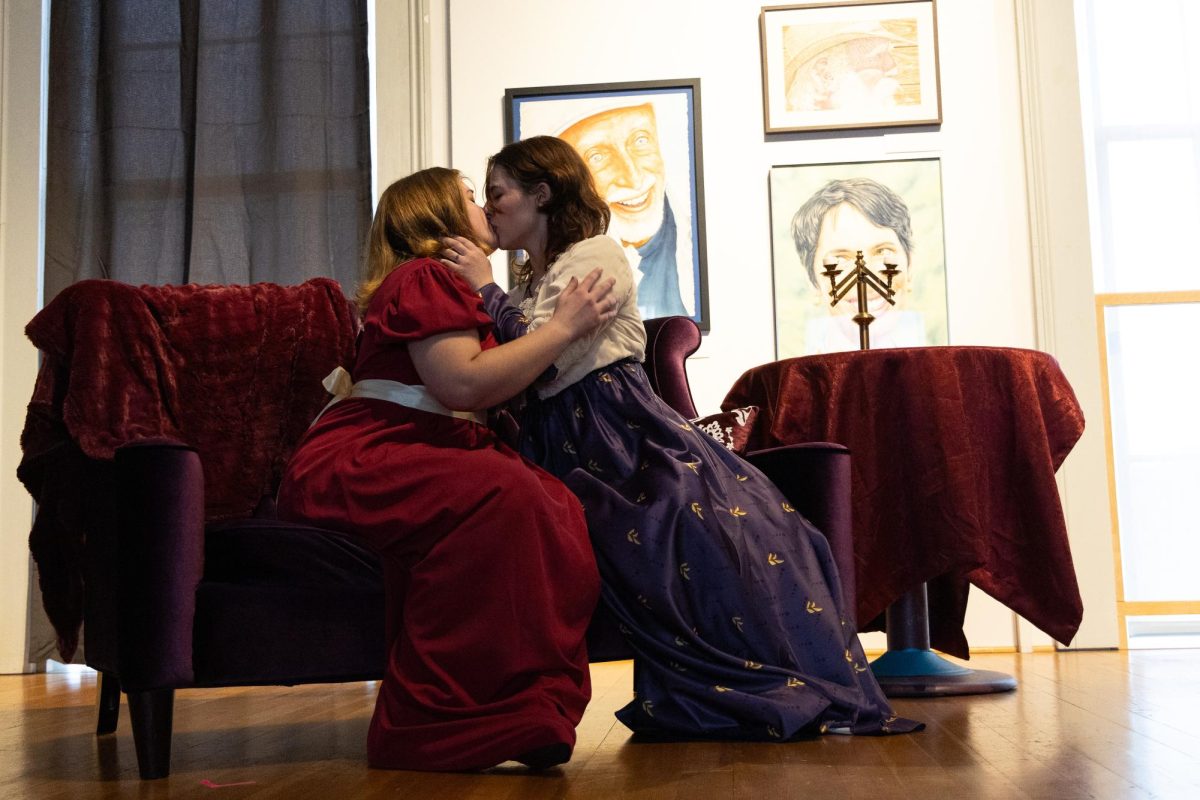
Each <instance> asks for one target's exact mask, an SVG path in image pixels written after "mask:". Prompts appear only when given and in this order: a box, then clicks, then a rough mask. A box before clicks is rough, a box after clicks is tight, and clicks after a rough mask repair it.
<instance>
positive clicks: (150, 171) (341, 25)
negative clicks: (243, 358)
mask: <svg viewBox="0 0 1200 800" xmlns="http://www.w3.org/2000/svg"><path fill="white" fill-rule="evenodd" d="M367 69H368V67H367V13H366V0H54V2H53V3H52V5H51V20H50V81H49V94H50V96H49V107H48V113H49V126H48V127H49V131H48V142H47V148H48V150H47V191H46V275H45V280H46V284H45V285H46V300H47V301H49V299H50V298H51V297H53V296H54V295H55V294H56V293H57V292H58V291H59V290H60V289H62V288H63V287H64V286H67V285H69V284H71V283H73V282H74V281H77V280H82V279H84V278H100V277H108V278H113V279H116V280H120V281H125V282H127V283H150V284H165V283H225V284H241V283H254V282H258V281H270V282H276V283H298V282H301V281H303V280H305V279H307V278H310V277H314V276H319V275H325V276H329V277H333V278H335V279H337V280H338V281H339V282H340V283H341V284H342V287H343V290H344V291H346V292H347V293H348V294H349V293H351V292H352V290H353V287H354V284H355V282H356V280H357V279H358V273H359V268H360V263H361V258H362V253H363V246H364V241H365V237H366V231H367V227H368V226H369V224H370V215H371V156H370V141H369V140H370V119H369V111H368V98H369V91H368V73H367Z"/></svg>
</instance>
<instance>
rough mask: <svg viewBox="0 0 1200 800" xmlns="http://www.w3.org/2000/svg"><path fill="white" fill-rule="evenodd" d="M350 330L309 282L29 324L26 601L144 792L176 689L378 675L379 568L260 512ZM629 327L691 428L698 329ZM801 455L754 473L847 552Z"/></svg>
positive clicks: (843, 462)
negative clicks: (124, 711)
mask: <svg viewBox="0 0 1200 800" xmlns="http://www.w3.org/2000/svg"><path fill="white" fill-rule="evenodd" d="M355 325H356V323H355V317H354V314H353V311H352V309H350V308H349V306H348V305H347V303H346V301H345V299H344V298H343V296H342V294H341V292H340V289H339V288H338V287H337V285H336V284H334V283H333V282H332V281H327V280H324V279H317V280H315V281H310V282H309V283H306V284H304V285H303V286H301V287H277V286H272V285H266V284H260V285H257V286H254V287H130V286H126V285H124V284H118V283H115V282H110V281H104V282H101V281H87V282H83V283H81V284H76V285H75V286H73V287H70V288H69V289H68V290H66V291H64V292H63V293H62V294H60V295H59V297H58V298H56V299H55V300H54V301H53V302H52V303H51V304H50V305H49V306H47V308H46V309H44V310H43V312H42V313H41V314H39V315H38V317H36V318H35V319H34V321H33V322H31V323H30V325H29V326H28V327H27V333H28V335H29V336H30V338H31V340H33V342H34V344H36V345H37V346H38V347H39V349H41V350H42V352H43V358H44V360H43V366H42V371H41V373H40V374H39V380H38V386H37V388H36V389H35V395H34V399H33V401H32V402H31V404H30V411H29V417H28V419H27V423H26V429H25V432H24V434H23V437H22V444H23V448H24V454H25V456H24V459H23V461H22V465H21V470H20V472H21V478H22V480H23V481H24V482H25V484H26V486H27V487H28V488H29V489H30V491H31V493H32V494H33V495H34V497H35V498H36V499H37V500H38V503H39V509H38V515H37V519H36V521H35V525H34V531H33V533H32V534H31V537H30V546H31V550H32V551H33V553H34V556H35V559H36V560H37V563H38V566H39V571H40V581H41V587H42V591H43V599H44V604H45V606H46V608H47V611H48V613H49V615H50V617H51V621H52V622H53V623H54V624H55V628H56V631H57V633H58V635H59V646H60V652H61V653H62V655H63V657H64V658H65V659H66V660H70V658H71V655H72V651H73V650H74V649H75V647H76V643H77V638H76V637H77V636H78V632H79V630H80V628H82V631H83V634H84V640H83V645H84V660H85V662H86V663H87V664H88V665H90V666H92V667H94V668H95V669H96V670H98V671H99V673H100V698H99V715H98V720H97V728H96V730H97V734H106V733H111V732H112V731H114V730H115V729H116V726H117V722H118V716H119V708H120V696H121V693H122V692H123V693H124V694H125V695H126V696H127V698H128V704H129V716H130V721H131V727H132V732H133V738H134V743H135V747H136V750H137V756H138V768H139V772H140V774H141V776H142V777H143V778H146V779H150V778H159V777H164V776H166V775H167V774H169V771H170V754H171V729H172V716H173V707H174V692H175V690H176V689H180V688H194V687H218V686H241V685H294V684H305V683H320V682H340V681H357V680H367V679H378V678H380V677H381V676H382V674H383V670H384V665H385V659H386V653H387V643H388V641H389V635H390V634H389V632H388V631H386V630H385V621H384V620H385V615H384V609H385V607H386V604H387V597H386V588H385V587H384V585H383V581H382V578H381V573H380V566H379V563H378V561H377V559H376V557H375V556H374V554H372V553H371V552H370V551H368V550H367V549H365V548H363V547H361V546H360V545H358V544H357V543H356V542H355V541H354V539H352V538H350V537H348V536H347V535H345V534H344V533H340V532H338V531H329V530H319V529H315V528H310V527H307V526H303V525H295V524H290V523H285V522H281V521H279V520H277V519H275V518H274V504H273V499H272V498H273V496H274V492H275V489H276V488H277V485H278V481H279V478H280V477H281V474H282V469H283V465H284V464H286V461H287V458H288V456H289V455H290V452H291V450H292V448H293V447H294V446H295V444H296V442H297V441H298V439H299V437H300V436H301V435H302V434H303V431H304V429H305V428H306V427H307V425H308V423H309V421H310V420H311V419H312V418H313V416H314V415H315V414H316V412H317V411H318V410H319V409H320V407H321V405H322V404H323V403H324V402H325V400H326V399H327V396H326V395H325V393H324V390H323V389H322V387H321V385H320V379H321V378H322V377H323V376H324V375H325V374H327V372H328V371H329V370H330V369H332V368H333V367H334V366H337V365H339V364H347V363H348V362H349V361H350V360H351V358H352V354H353V341H354V335H355V332H356V327H355ZM646 329H647V334H648V340H649V347H648V353H647V364H646V367H647V370H648V372H649V374H650V376H651V381H652V383H653V385H654V387H655V389H656V391H658V392H659V393H660V395H661V396H663V397H664V398H665V399H666V401H667V402H668V403H669V404H671V405H672V406H673V407H675V408H676V409H678V410H680V411H681V412H682V413H683V414H684V415H685V416H688V417H692V416H694V415H695V408H694V405H693V403H692V398H691V393H690V389H689V387H688V383H687V373H686V368H685V361H686V359H687V357H688V356H689V355H690V354H691V353H693V352H695V350H696V348H697V347H698V346H699V343H700V333H699V330H698V329H697V328H696V326H695V324H694V323H692V321H691V320H690V319H687V318H683V317H676V318H666V319H661V320H648V321H647V322H646ZM802 450H804V448H802V447H801V448H797V447H791V448H780V450H779V451H769V452H767V453H765V454H754V455H753V459H754V460H755V462H756V463H758V464H760V465H761V466H763V468H764V469H766V470H767V471H768V474H770V475H772V477H773V478H774V479H775V480H777V481H778V482H779V483H780V485H781V486H783V487H784V488H785V492H789V497H791V498H792V499H793V502H795V503H796V504H797V508H798V509H799V510H801V511H802V512H803V513H807V514H808V515H809V516H810V519H812V520H813V521H814V522H815V523H816V524H817V525H818V526H822V525H824V526H827V527H823V528H822V529H823V530H826V532H827V533H828V534H830V536H831V539H832V540H834V541H835V542H836V541H837V540H838V539H839V538H845V537H847V536H848V534H849V531H848V524H847V523H848V508H849V505H848V502H845V501H844V498H845V492H846V491H848V469H849V464H848V457H847V455H846V453H845V450H844V448H837V447H836V446H832V447H827V446H820V447H815V448H810V452H806V453H803V454H801V455H800V456H799V457H797V456H796V453H798V452H800V451H802ZM784 451H786V452H784ZM789 487H790V488H789ZM791 492H795V495H793V494H791ZM809 501H811V503H812V505H811V507H810V506H807V505H805V504H804V503H805V502H809ZM841 564H842V562H841V561H840V560H839V565H841ZM841 568H842V572H843V574H849V575H851V576H852V575H853V570H852V569H848V568H846V567H844V566H842V567H841ZM588 641H589V652H590V655H591V657H592V659H593V660H595V661H602V660H611V659H619V658H628V657H630V656H631V653H630V651H629V650H628V649H627V647H626V646H625V644H624V641H623V640H622V639H621V637H620V636H619V635H617V633H616V626H615V625H613V624H612V623H611V622H610V621H609V620H608V618H607V617H606V616H605V614H604V612H603V610H601V611H599V612H598V614H597V618H596V620H595V621H594V622H593V625H592V628H591V630H590V632H589V639H588ZM233 724H236V722H234V723H233Z"/></svg>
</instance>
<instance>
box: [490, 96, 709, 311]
mask: <svg viewBox="0 0 1200 800" xmlns="http://www.w3.org/2000/svg"><path fill="white" fill-rule="evenodd" d="M504 108H505V131H504V132H505V140H506V141H508V142H515V141H520V140H522V139H528V138H529V137H531V136H543V135H545V136H557V137H558V138H560V139H562V140H564V141H566V142H568V143H569V144H570V145H571V146H572V147H574V148H575V150H576V151H577V152H578V153H579V154H580V156H582V157H583V161H584V163H585V164H587V166H588V169H589V170H590V171H591V173H592V177H593V178H594V179H595V182H596V189H597V190H598V191H599V192H600V196H601V197H603V198H604V200H605V202H607V203H608V207H609V210H610V211H611V213H612V218H611V220H610V222H609V227H608V234H609V236H611V237H613V238H614V239H616V240H617V241H618V242H619V243H620V244H621V246H622V247H623V248H624V249H625V254H626V255H627V256H628V257H629V263H630V265H631V266H632V267H633V273H634V278H635V280H636V281H637V293H638V310H639V311H640V312H641V314H642V318H643V319H651V318H653V317H665V316H672V315H680V316H686V317H691V318H692V319H693V320H695V321H696V323H697V324H698V325H699V326H700V329H701V330H705V331H706V330H708V328H709V318H708V275H707V268H706V264H705V247H704V182H703V178H702V172H701V150H702V148H701V145H700V80H699V78H690V79H684V80H663V81H639V82H632V83H607V84H587V85H578V86H539V87H532V88H523V89H509V90H507V91H506V92H505V93H504Z"/></svg>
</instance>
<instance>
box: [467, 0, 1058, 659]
mask: <svg viewBox="0 0 1200 800" xmlns="http://www.w3.org/2000/svg"><path fill="white" fill-rule="evenodd" d="M761 6H762V3H761V2H759V0H754V1H753V2H751V1H750V0H659V1H658V2H646V0H604V2H600V1H599V0H587V2H582V1H581V2H570V3H565V2H561V0H523V2H520V3H495V2H491V0H451V2H449V12H448V19H447V23H448V25H449V47H448V52H449V57H450V64H449V85H448V95H449V100H450V107H449V108H450V124H449V142H450V146H449V158H450V162H451V165H452V166H454V167H456V168H458V169H461V170H463V171H464V172H466V173H467V174H469V175H473V176H476V177H477V178H478V177H480V176H482V173H483V170H484V166H485V162H486V159H487V156H488V155H490V154H491V153H493V152H495V151H496V150H498V149H499V148H500V146H501V145H502V144H503V141H504V139H503V136H504V134H503V117H502V100H503V96H504V91H505V89H507V88H516V87H522V86H547V85H568V84H587V83H608V82H617V81H635V80H655V79H669V78H691V77H699V78H700V80H701V97H702V110H701V125H702V134H703V144H704V150H703V162H704V163H703V169H704V183H705V196H704V205H705V222H706V227H707V238H708V247H707V252H708V283H709V295H710V296H709V304H710V311H711V319H712V331H711V332H710V333H709V334H707V335H706V336H705V338H704V344H703V345H702V347H701V349H700V351H699V352H698V353H697V355H696V356H695V357H693V359H692V360H691V361H690V362H689V375H690V377H691V381H692V388H693V390H694V392H695V395H696V401H697V406H698V407H699V408H700V410H701V412H702V413H706V412H710V411H715V410H716V409H717V407H718V406H719V404H720V402H721V400H722V398H723V397H724V395H725V392H726V391H727V390H728V388H729V387H730V386H731V385H732V383H733V382H734V381H735V380H736V378H737V377H738V376H739V375H740V374H741V373H742V372H743V371H744V370H746V369H748V368H750V367H753V366H755V365H758V364H762V363H765V362H767V361H771V360H774V357H775V355H774V321H773V317H772V313H771V309H772V305H771V294H772V288H771V286H772V284H771V252H770V241H769V227H768V225H769V209H768V193H767V175H768V170H769V169H770V167H771V166H772V165H780V164H800V163H822V162H836V161H872V160H879V159H888V158H902V157H913V156H922V157H925V156H938V157H940V158H941V159H942V178H943V198H944V207H945V220H944V221H945V231H946V271H947V282H948V301H949V309H950V337H951V342H952V343H954V344H979V345H997V346H1013V347H1033V346H1034V344H1035V330H1034V321H1033V320H1034V309H1033V277H1032V272H1031V263H1030V241H1029V232H1028V216H1027V215H1028V208H1027V205H1026V192H1025V175H1024V161H1023V143H1022V121H1021V120H1022V118H1021V105H1020V95H1019V81H1018V69H1017V63H1016V52H1017V51H1016V30H1015V19H1014V9H1013V2H1012V0H949V1H947V0H943V2H941V3H938V31H939V43H940V61H941V81H942V108H943V119H944V120H945V122H944V123H943V125H942V126H941V127H940V129H934V130H928V129H921V130H916V129H893V131H892V132H885V131H880V130H874V131H861V132H849V133H841V134H830V135H825V136H819V135H812V134H805V135H799V134H797V135H776V136H773V137H769V138H768V137H767V136H765V135H764V133H763V114H762V99H761V98H762V89H761V86H762V79H761V66H760V64H761V62H760V54H759V36H758V17H759V10H760V8H761ZM1066 35H1070V31H1067V32H1066ZM1013 629H1014V625H1013V617H1012V615H1011V614H1010V613H1009V612H1007V611H1006V610H1004V609H1002V608H1001V607H1000V606H999V605H998V604H996V603H995V602H994V601H991V600H990V598H985V597H982V594H981V593H976V594H975V595H973V598H972V605H971V607H970V608H969V611H968V624H967V635H968V637H969V638H970V640H971V642H972V644H973V645H976V646H980V647H1003V646H1011V645H1013V644H1014V633H1013ZM1034 643H1035V644H1048V643H1049V639H1048V638H1046V637H1044V636H1041V635H1040V634H1038V635H1037V638H1036V640H1035V642H1034ZM871 644H872V643H871V642H868V645H869V646H870V645H871ZM1026 644H1028V642H1026Z"/></svg>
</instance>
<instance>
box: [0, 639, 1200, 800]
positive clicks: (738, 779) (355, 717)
mask: <svg viewBox="0 0 1200 800" xmlns="http://www.w3.org/2000/svg"><path fill="white" fill-rule="evenodd" d="M971 666H977V667H980V668H984V669H994V670H1001V671H1004V672H1008V673H1010V674H1013V675H1015V676H1016V677H1017V680H1018V681H1019V688H1018V689H1017V691H1016V692H1013V693H1009V694H1004V695H990V696H978V697H959V698H945V699H920V700H908V701H897V702H896V704H895V705H896V708H897V710H898V711H899V712H900V713H901V714H904V715H906V716H910V717H913V718H917V719H921V720H923V721H925V722H926V723H927V724H928V728H927V730H925V731H924V732H922V733H917V734H912V735H908V736H896V737H889V738H867V737H862V738H852V737H840V736H826V737H823V738H820V739H816V740H812V741H805V742H797V743H791V744H740V743H680V744H674V743H671V744H663V743H634V742H631V741H630V736H629V732H628V731H627V730H626V729H625V728H624V727H623V726H622V725H620V723H618V722H616V720H615V719H614V718H613V711H614V710H615V709H616V708H618V707H619V706H621V705H622V704H623V703H625V702H626V700H627V699H628V698H629V695H630V691H631V689H630V682H631V674H632V669H631V666H630V663H629V662H617V663H613V664H598V665H595V666H594V667H593V668H592V675H593V678H594V682H595V698H594V699H593V701H592V705H591V706H590V708H589V709H588V713H587V715H586V716H585V717H584V719H583V722H582V724H581V725H580V728H579V744H578V747H577V748H576V751H575V757H574V759H573V760H572V761H571V762H570V763H569V764H567V765H565V766H564V767H563V768H561V769H558V770H552V771H550V772H548V773H545V774H538V775H534V774H530V773H528V772H527V771H525V770H524V769H523V768H520V767H519V766H515V765H514V766H512V767H508V766H504V767H499V768H497V769H495V770H492V771H490V772H488V773H483V774H452V775H443V774H433V773H417V772H387V771H381V770H371V769H368V768H367V766H366V763H365V755H364V748H365V741H366V731H367V723H368V720H369V718H370V712H371V704H372V700H373V697H374V693H375V689H376V687H375V685H374V684H341V685H322V686H305V687H297V688H292V689H284V688H252V689H250V688H247V689H225V690H194V691H185V692H180V693H178V694H177V697H176V710H175V738H174V748H173V754H172V766H173V770H172V774H171V777H170V778H167V779H165V780H159V781H147V782H143V781H139V780H138V776H137V764H136V760H135V756H134V750H133V740H132V737H131V735H130V732H129V719H128V709H127V708H126V707H122V709H121V723H120V725H119V726H118V728H117V732H116V734H115V735H109V736H104V737H99V738H98V737H96V736H95V734H94V733H93V731H94V727H95V709H94V698H95V677H94V676H93V675H91V674H90V673H86V674H62V673H54V674H49V675H26V676H21V675H13V676H0V798H5V800H7V799H8V798H64V799H65V798H71V799H72V800H76V799H79V800H82V799H84V798H99V797H104V798H110V797H113V798H115V797H138V798H158V797H216V798H220V799H221V800H241V799H242V798H275V797H288V798H297V797H313V798H326V797H328V798H374V797H387V798H421V799H422V800H426V799H428V800H439V799H442V798H444V799H445V800H460V799H461V798H497V799H498V798H512V799H513V800H515V799H516V798H616V797H629V798H654V799H655V800H658V798H760V797H761V798H789V797H794V798H805V799H806V800H808V799H810V798H825V797H829V798H839V800H852V799H853V798H899V797H911V798H933V800H954V799H955V798H967V797H978V798H1005V800H1007V799H1008V798H1055V800H1069V799H1070V798H1150V797H1164V798H1189V799H1190V798H1200V650H1174V651H1171V650H1159V651H1140V652H1133V653H1118V652H1093V653H1062V654H1052V653H1036V654H1029V655H1015V654H1011V655H1009V654H1005V655H982V656H976V657H975V658H974V659H972V662H971ZM214 792H219V794H214Z"/></svg>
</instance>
